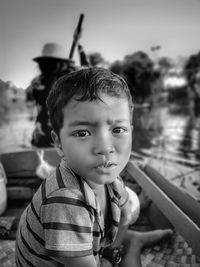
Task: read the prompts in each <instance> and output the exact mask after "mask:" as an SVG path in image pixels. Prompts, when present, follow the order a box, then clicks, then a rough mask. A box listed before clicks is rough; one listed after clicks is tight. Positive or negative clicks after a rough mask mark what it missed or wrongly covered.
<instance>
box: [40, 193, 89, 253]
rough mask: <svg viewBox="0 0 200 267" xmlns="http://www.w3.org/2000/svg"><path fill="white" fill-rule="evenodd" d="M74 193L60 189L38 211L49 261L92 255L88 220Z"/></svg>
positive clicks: (78, 197)
mask: <svg viewBox="0 0 200 267" xmlns="http://www.w3.org/2000/svg"><path fill="white" fill-rule="evenodd" d="M77 191H78V190H76V189H71V190H70V189H66V188H63V189H60V190H58V191H56V192H54V193H53V194H52V195H51V196H49V197H48V198H47V199H46V200H45V201H44V202H43V205H42V207H41V218H42V225H43V229H44V239H45V248H46V250H47V252H48V254H49V255H50V256H52V257H76V256H86V255H91V254H93V248H92V240H93V238H92V217H91V214H90V213H89V211H88V209H87V206H86V204H85V203H84V202H83V201H82V200H81V198H80V194H78V193H77Z"/></svg>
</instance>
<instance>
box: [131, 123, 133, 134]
mask: <svg viewBox="0 0 200 267" xmlns="http://www.w3.org/2000/svg"><path fill="white" fill-rule="evenodd" d="M131 131H132V132H133V124H131Z"/></svg>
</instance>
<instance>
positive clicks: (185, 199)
mask: <svg viewBox="0 0 200 267" xmlns="http://www.w3.org/2000/svg"><path fill="white" fill-rule="evenodd" d="M143 170H144V172H145V173H146V174H147V175H148V176H149V178H151V180H152V181H154V182H155V183H156V184H157V186H158V187H159V188H160V189H162V190H163V191H164V192H165V193H166V194H167V196H168V197H169V198H171V199H172V200H173V201H174V202H175V203H176V204H177V205H178V206H179V207H180V208H181V210H182V211H183V212H184V213H186V214H187V215H188V217H190V218H191V219H192V220H193V221H194V222H195V223H196V224H197V225H198V227H200V203H199V202H198V201H196V200H195V199H194V198H193V197H192V196H191V195H189V194H188V193H187V192H186V191H185V190H184V189H181V188H178V187H177V186H175V185H174V184H172V183H171V182H170V181H169V180H167V179H166V178H165V177H163V176H162V175H161V174H160V173H159V172H157V171H156V170H155V169H153V168H152V167H151V166H149V165H148V164H146V165H145V166H144V169H143Z"/></svg>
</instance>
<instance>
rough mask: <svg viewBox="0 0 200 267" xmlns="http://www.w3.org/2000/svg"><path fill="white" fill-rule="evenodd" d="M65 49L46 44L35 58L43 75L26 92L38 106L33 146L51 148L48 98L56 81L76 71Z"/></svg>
mask: <svg viewBox="0 0 200 267" xmlns="http://www.w3.org/2000/svg"><path fill="white" fill-rule="evenodd" d="M66 55H67V53H66V52H65V50H64V48H63V47H62V46H61V45H59V44H57V43H46V44H45V45H44V47H43V49H42V54H41V56H38V57H35V58H33V61H35V62H36V63H37V64H38V67H39V70H40V72H41V74H40V75H39V76H37V77H35V78H34V79H33V80H32V82H31V84H30V86H29V87H28V88H27V90H26V92H27V93H26V100H27V102H29V101H31V102H32V101H34V102H35V104H36V106H37V117H36V122H35V129H34V131H33V134H32V140H31V144H32V145H33V146H36V147H50V146H51V145H52V139H51V125H50V122H49V116H48V111H47V107H46V98H47V96H48V94H49V91H50V90H51V87H52V85H53V83H54V82H55V80H56V79H57V78H59V77H60V76H61V75H63V74H64V73H67V72H70V71H72V70H75V66H74V61H72V60H70V59H67V58H66Z"/></svg>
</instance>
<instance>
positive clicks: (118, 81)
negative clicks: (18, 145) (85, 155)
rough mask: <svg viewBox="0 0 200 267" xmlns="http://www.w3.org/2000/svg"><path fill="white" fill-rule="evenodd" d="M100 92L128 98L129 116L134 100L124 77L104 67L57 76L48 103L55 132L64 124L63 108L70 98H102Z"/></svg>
mask: <svg viewBox="0 0 200 267" xmlns="http://www.w3.org/2000/svg"><path fill="white" fill-rule="evenodd" d="M101 93H105V94H107V95H109V96H113V97H116V98H125V99H127V100H128V105H129V110H130V118H131V120H132V112H133V102H132V97H131V94H130V91H129V88H128V85H127V83H126V82H125V81H124V79H123V78H122V77H120V76H119V75H117V74H115V73H113V72H112V71H110V70H107V69H104V68H97V67H89V68H83V69H80V70H77V71H73V72H70V73H68V74H65V75H63V76H62V77H60V78H59V79H58V80H57V81H56V82H55V84H54V86H53V88H52V90H51V91H50V93H49V96H48V98H47V107H48V111H49V118H50V121H51V124H52V128H53V130H54V131H55V133H56V134H57V135H58V136H59V132H60V129H61V128H62V126H63V119H64V118H63V117H64V114H63V109H64V107H65V106H66V105H67V104H68V103H69V102H70V100H71V99H72V98H73V99H75V100H77V101H82V102H84V101H95V100H100V101H102V100H101V98H100V94H101Z"/></svg>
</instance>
